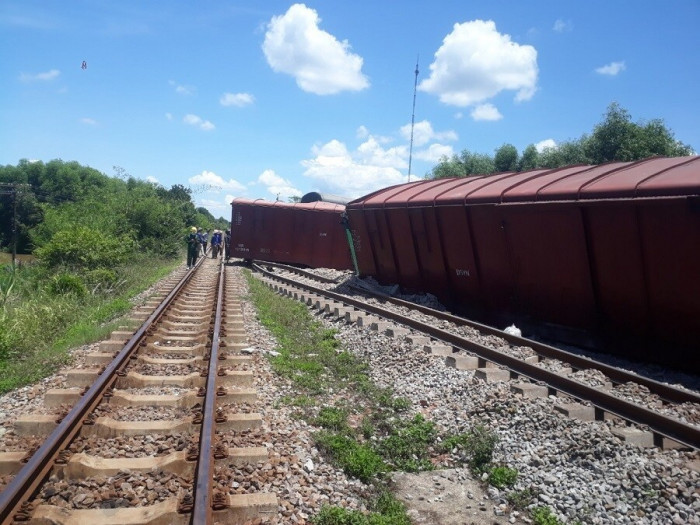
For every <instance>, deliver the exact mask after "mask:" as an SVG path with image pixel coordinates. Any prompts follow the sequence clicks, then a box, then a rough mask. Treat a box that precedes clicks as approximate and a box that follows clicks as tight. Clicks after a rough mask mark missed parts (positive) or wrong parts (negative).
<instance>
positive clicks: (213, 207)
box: [197, 195, 233, 220]
mask: <svg viewBox="0 0 700 525" xmlns="http://www.w3.org/2000/svg"><path fill="white" fill-rule="evenodd" d="M227 197H228V195H227ZM231 200H233V198H231ZM197 207H198V208H206V209H207V210H209V213H211V214H212V215H213V216H214V217H223V218H225V219H227V220H231V201H228V202H226V199H225V198H224V199H197Z"/></svg>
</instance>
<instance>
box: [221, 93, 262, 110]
mask: <svg viewBox="0 0 700 525" xmlns="http://www.w3.org/2000/svg"><path fill="white" fill-rule="evenodd" d="M253 102H255V97H254V96H253V95H251V94H250V93H224V94H223V95H221V98H220V99H219V103H220V104H221V105H222V106H237V107H239V108H242V107H244V106H249V105H251V104H252V103H253Z"/></svg>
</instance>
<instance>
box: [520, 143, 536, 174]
mask: <svg viewBox="0 0 700 525" xmlns="http://www.w3.org/2000/svg"><path fill="white" fill-rule="evenodd" d="M538 155H539V153H538V152H537V148H536V147H535V145H534V144H530V145H529V146H528V147H527V148H525V151H523V154H522V156H521V157H520V160H519V161H518V171H528V170H534V169H535V168H536V167H537V160H538V159H537V157H538Z"/></svg>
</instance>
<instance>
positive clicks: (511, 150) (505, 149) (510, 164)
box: [493, 144, 518, 173]
mask: <svg viewBox="0 0 700 525" xmlns="http://www.w3.org/2000/svg"><path fill="white" fill-rule="evenodd" d="M493 164H494V166H495V168H496V172H497V173H498V172H503V171H515V170H516V169H517V168H518V150H517V148H516V147H515V146H513V145H512V144H503V146H501V147H500V148H498V149H497V150H496V155H495V156H494V158H493Z"/></svg>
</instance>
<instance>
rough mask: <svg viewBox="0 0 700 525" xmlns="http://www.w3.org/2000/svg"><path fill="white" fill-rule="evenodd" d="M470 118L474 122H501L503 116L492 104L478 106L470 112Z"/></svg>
mask: <svg viewBox="0 0 700 525" xmlns="http://www.w3.org/2000/svg"><path fill="white" fill-rule="evenodd" d="M471 117H472V118H473V119H474V120H501V119H502V118H503V115H501V112H500V111H498V108H497V107H496V106H494V105H493V104H479V105H478V106H476V107H475V108H474V109H473V110H472V112H471Z"/></svg>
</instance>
